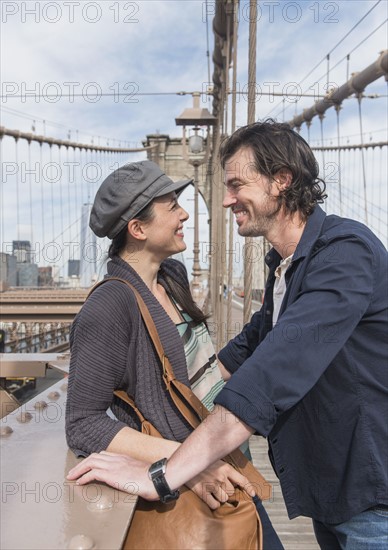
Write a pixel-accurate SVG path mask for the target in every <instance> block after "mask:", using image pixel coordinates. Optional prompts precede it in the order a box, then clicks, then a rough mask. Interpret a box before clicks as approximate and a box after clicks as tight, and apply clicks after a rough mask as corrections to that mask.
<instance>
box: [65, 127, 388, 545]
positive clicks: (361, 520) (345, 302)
mask: <svg viewBox="0 0 388 550" xmlns="http://www.w3.org/2000/svg"><path fill="white" fill-rule="evenodd" d="M220 154H221V162H222V165H223V167H224V168H225V186H226V195H225V199H224V203H223V206H224V207H226V208H232V211H233V212H234V214H235V216H236V223H237V225H238V227H239V233H240V235H244V236H252V237H253V236H264V237H265V238H266V239H267V240H268V241H269V242H270V243H271V244H272V246H273V248H272V250H271V251H270V252H269V254H268V255H267V257H266V262H267V264H268V266H269V277H268V281H267V284H266V289H265V298H264V303H263V307H262V308H261V310H260V311H259V312H257V313H255V314H254V315H253V317H252V320H251V322H250V323H248V324H247V325H246V326H245V327H244V329H243V331H242V332H241V334H239V335H238V336H237V337H236V338H234V340H232V341H231V342H229V344H228V345H227V346H226V347H225V348H224V349H223V350H221V352H220V354H219V358H220V360H221V361H222V363H223V366H224V368H225V369H226V370H227V371H228V372H229V373H230V374H233V375H232V376H231V377H230V380H229V381H228V383H227V384H226V386H225V388H224V389H223V390H222V391H221V393H220V394H219V395H218V396H217V398H216V400H215V402H216V404H217V406H216V408H215V410H214V412H213V413H212V415H211V416H210V417H209V418H208V419H207V420H206V421H205V422H203V423H202V424H201V426H200V427H199V428H198V429H197V430H195V432H194V433H193V434H191V436H190V437H189V438H188V439H187V440H186V441H185V442H184V443H183V444H182V445H181V447H180V448H179V449H178V450H177V451H176V452H175V453H174V455H173V456H172V457H171V458H170V459H169V461H168V464H167V466H166V464H164V471H165V473H164V474H163V472H158V476H159V479H158V480H157V481H162V484H165V485H164V487H165V490H167V491H169V490H171V492H173V491H174V490H175V489H177V488H178V487H180V486H181V485H183V484H184V483H185V482H186V481H188V480H189V479H191V478H192V477H194V476H195V475H197V474H198V473H199V472H201V471H202V470H203V469H205V468H206V467H207V466H209V465H210V464H212V463H214V462H215V461H216V460H217V459H219V458H221V457H223V456H225V455H226V454H227V453H228V452H230V451H231V450H232V449H235V448H236V447H238V446H239V445H240V444H241V443H242V442H243V441H245V440H246V439H247V438H248V437H249V436H250V435H251V434H253V433H256V434H260V435H262V436H264V437H266V438H267V439H268V443H269V452H270V457H271V461H272V464H273V467H274V469H275V472H276V474H277V475H278V477H279V480H280V484H281V487H282V492H283V496H284V500H285V502H286V506H287V510H288V514H289V517H290V518H294V517H296V516H299V515H304V516H309V517H311V518H312V519H313V523H314V529H315V533H316V536H317V539H318V542H319V544H320V545H321V547H322V548H324V549H327V550H329V549H330V550H332V549H348V550H350V549H352V550H356V549H359V550H361V549H362V550H365V549H370V550H377V549H382V548H386V547H388V534H387V533H388V529H387V527H388V491H387V486H388V483H387V477H388V456H387V445H388V443H387V442H388V438H387V436H388V432H387V425H388V415H387V413H388V410H387V403H388V400H387V372H388V370H387V338H386V336H387V331H386V326H387V276H386V275H387V271H386V268H387V252H386V250H385V248H384V246H383V245H382V244H381V242H380V241H379V240H378V239H377V238H376V237H375V236H374V235H373V233H372V232H371V231H370V230H369V229H368V228H367V227H365V226H364V225H362V224H360V223H358V222H356V221H353V220H348V219H342V218H339V217H337V216H326V214H325V213H324V212H323V211H322V210H321V208H320V207H319V206H318V203H320V202H322V201H323V199H324V198H325V194H324V188H325V187H324V183H323V182H322V180H320V179H319V178H318V166H317V163H316V160H315V158H314V156H313V153H312V151H311V149H310V147H309V146H308V144H307V143H306V142H305V141H304V140H303V139H302V138H301V137H300V136H299V135H298V134H297V133H296V132H294V131H293V130H292V129H291V128H290V127H289V126H288V125H287V124H280V123H276V122H274V121H272V120H268V121H265V122H260V123H255V124H252V125H250V126H246V127H244V128H241V129H239V130H237V132H235V133H234V134H233V135H232V136H231V137H230V138H228V140H227V141H226V142H225V143H224V144H223V145H222V148H221V152H220ZM88 461H89V462H88ZM82 464H83V465H81V467H82V468H81V467H77V468H78V469H76V470H75V471H74V472H72V473H71V475H70V478H71V479H74V478H75V477H78V476H79V475H81V474H82V473H85V472H88V473H87V474H86V475H85V476H84V478H81V480H80V482H81V483H83V482H86V481H89V480H90V479H93V478H97V479H102V480H104V481H106V482H108V483H112V484H114V483H116V484H117V481H118V480H119V481H120V482H121V484H122V486H123V485H124V484H125V482H126V481H128V479H131V480H136V481H137V482H138V483H139V487H140V494H141V495H142V496H144V497H146V498H150V499H155V498H157V496H158V493H157V492H156V490H155V488H154V486H153V483H152V481H151V480H150V479H149V477H148V467H149V465H145V464H144V463H137V462H134V461H133V460H131V459H128V457H116V456H110V455H106V454H105V453H104V454H103V455H100V456H92V457H90V458H89V459H87V460H86V461H85V462H84V463H82ZM79 468H81V469H79ZM154 470H155V468H153V469H152V471H154ZM166 487H167V489H166ZM158 492H159V491H158ZM159 494H160V493H159Z"/></svg>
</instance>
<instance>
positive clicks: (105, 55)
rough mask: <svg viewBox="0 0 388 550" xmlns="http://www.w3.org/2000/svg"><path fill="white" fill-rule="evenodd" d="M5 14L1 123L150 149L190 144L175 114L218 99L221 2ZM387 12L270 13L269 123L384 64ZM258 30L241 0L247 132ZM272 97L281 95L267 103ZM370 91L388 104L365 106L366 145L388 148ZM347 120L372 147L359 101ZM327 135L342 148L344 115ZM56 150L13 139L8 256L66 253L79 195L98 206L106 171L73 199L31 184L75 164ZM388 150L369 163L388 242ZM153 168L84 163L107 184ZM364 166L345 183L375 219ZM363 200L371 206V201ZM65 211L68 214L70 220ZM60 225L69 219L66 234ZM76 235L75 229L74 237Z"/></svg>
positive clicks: (17, 8)
mask: <svg viewBox="0 0 388 550" xmlns="http://www.w3.org/2000/svg"><path fill="white" fill-rule="evenodd" d="M0 6H1V81H2V84H1V99H0V105H1V107H2V113H1V125H3V126H5V127H6V128H11V129H18V130H21V131H27V132H30V131H35V132H36V133H37V134H43V135H46V136H51V137H58V138H61V139H71V140H74V141H79V142H83V143H85V142H87V143H90V142H91V141H93V142H94V143H99V144H104V145H107V144H109V145H110V146H129V147H134V146H140V145H141V142H142V140H144V139H145V136H146V135H147V134H150V133H155V132H160V133H163V134H169V135H171V136H179V135H181V133H180V132H181V130H180V129H178V128H177V127H176V126H175V117H176V116H178V115H179V114H180V113H181V112H182V111H183V109H184V108H186V107H189V106H191V104H192V98H191V96H190V93H192V92H194V91H203V90H205V89H206V88H207V86H208V84H209V80H210V81H211V75H212V72H213V67H212V61H211V59H212V53H213V48H214V37H213V33H212V19H213V15H214V11H215V2H214V1H210V0H208V1H207V2H206V1H200V0H183V1H182V0H181V1H175V0H167V1H160V0H144V1H143V0H138V1H136V2H126V1H113V0H106V1H98V2H89V1H83V0H79V1H73V0H69V1H59V0H58V1H47V2H46V1H44V0H42V1H40V2H37V1H33V2H30V1H6V0H3V1H2V2H1V4H0ZM387 11H388V3H387V2H386V1H385V0H382V1H380V2H378V1H377V0H376V1H374V0H368V1H363V0H358V1H352V0H340V1H336V2H330V1H325V0H321V1H315V2H313V1H298V2H288V1H277V2H276V1H266V2H259V3H258V21H257V71H256V80H257V91H258V93H259V95H258V97H257V102H256V118H257V119H259V118H264V117H267V116H272V117H275V118H277V119H278V120H286V121H287V120H290V119H291V118H292V117H293V116H294V115H295V114H297V113H300V112H301V111H302V110H303V108H307V107H310V106H311V105H312V104H313V102H314V100H315V99H316V97H297V101H295V97H291V96H290V95H288V94H290V93H297V94H299V96H300V94H301V93H302V92H303V93H308V94H311V95H312V96H314V94H315V96H317V94H318V95H321V94H324V93H325V92H326V91H327V88H328V87H329V88H330V87H333V86H334V87H335V86H340V85H342V84H343V83H344V82H345V81H346V80H347V79H348V78H349V75H351V74H352V73H353V72H358V71H361V70H363V69H365V68H366V67H367V66H368V65H370V64H372V63H373V62H375V61H376V60H377V58H378V56H379V52H381V51H382V50H384V49H386V48H387V39H386V36H387V23H386V20H387ZM368 12H370V13H368ZM384 22H385V24H384ZM353 27H355V28H354V29H353ZM248 32H249V2H248V1H241V2H240V7H239V31H238V62H237V81H238V90H239V91H240V92H242V93H240V95H239V102H238V105H237V126H242V125H244V124H245V123H246V120H247V100H246V94H244V92H246V90H247V82H248V77H247V75H248ZM328 54H329V60H328V59H327V56H328ZM348 54H350V56H349V60H348V61H347V59H346V56H347V55H348ZM314 68H315V70H312V69H314ZM209 75H210V79H209ZM328 82H329V84H328ZM299 83H300V84H299ZM270 91H274V92H276V93H278V94H280V96H277V97H271V96H268V95H265V93H267V92H270ZM119 92H120V94H119ZM179 92H186V95H177V94H178V93H179ZM260 92H262V93H260ZM366 94H367V95H368V96H369V95H370V96H371V95H377V96H378V97H375V98H365V99H364V100H363V101H362V125H363V131H364V134H365V136H366V138H367V140H368V141H382V140H386V139H387V99H386V97H387V95H386V94H387V92H386V83H385V81H384V78H380V79H379V80H378V81H376V82H375V83H374V84H371V85H370V86H369V87H368V88H367V91H366ZM201 101H202V102H203V104H204V105H208V107H209V109H210V110H211V102H209V98H207V97H206V96H205V95H203V96H202V97H201ZM332 111H333V110H332ZM340 121H341V122H340V134H341V143H360V119H359V111H358V103H357V100H356V99H354V98H353V99H349V100H346V101H345V102H344V104H343V109H342V110H341V113H340ZM323 124H324V136H325V140H326V142H325V144H329V143H330V142H333V143H336V140H337V126H336V118H335V113H334V112H330V113H329V112H328V113H327V115H326V117H325V120H324V123H323ZM302 135H304V137H307V129H306V128H305V127H302ZM310 137H311V140H312V144H314V143H315V144H316V145H320V139H321V134H320V125H319V122H318V121H315V122H314V123H313V125H312V127H311V129H310ZM42 149H43V148H42ZM46 149H47V150H46ZM48 149H49V148H48V147H47V148H44V150H43V151H40V148H39V145H37V144H35V146H34V144H32V145H31V148H29V147H28V145H27V142H22V141H20V142H19V143H18V144H16V145H15V142H14V140H13V138H9V137H5V138H4V139H3V140H2V161H3V174H2V175H3V177H2V197H1V198H2V207H1V215H2V224H1V230H2V242H3V250H4V251H5V249H6V248H7V251H8V248H9V243H10V242H11V241H12V240H13V239H16V238H23V239H31V240H32V241H33V242H35V243H39V246H40V248H41V249H42V248H43V247H44V243H47V242H48V241H52V240H55V239H57V237H58V235H61V239H62V242H64V241H66V240H67V241H69V239H70V240H72V239H74V238H76V235H75V231H76V230H75V228H73V229H71V228H69V225H70V220H71V216H72V210H73V208H74V204H75V203H74V204H73V202H72V199H71V193H73V194H74V196H76V194H77V193H79V195H80V197H81V198H82V201H84V202H86V201H87V200H90V198H91V197H93V194H94V192H95V190H96V187H98V184H99V181H98V176H99V174H96V176H95V177H94V173H93V174H92V175H91V176H90V174H89V176H90V177H86V178H85V173H82V169H81V166H79V167H78V168H77V170H78V172H77V173H76V174H75V179H76V180H77V182H78V185H79V188H78V189H75V188H74V189H71V190H68V191H66V187H65V186H63V191H62V193H63V195H62V196H60V195H59V191H58V187H59V186H55V187H54V186H53V185H52V184H51V183H47V182H46V183H45V184H44V186H43V184H42V182H41V181H40V178H38V179H39V181H36V178H35V176H33V177H32V176H31V175H28V168H29V167H31V165H32V164H34V163H36V162H38V163H40V165H42V166H43V165H45V166H46V176H47V177H46V179H48V180H50V182H52V181H53V180H54V179H55V174H54V175H53V170H54V171H55V164H56V163H58V164H59V163H60V162H63V161H64V158H65V155H66V154H65V152H64V151H62V152H61V153H58V151H57V148H54V147H53V148H52V150H48ZM383 153H384V150H382V151H381V152H379V151H377V150H376V151H375V152H374V153H373V154H372V152H370V154H369V153H368V154H367V155H366V157H365V158H364V161H365V166H366V172H367V173H368V175H369V180H368V182H367V185H368V193H369V196H370V197H371V198H370V201H371V205H370V213H369V217H370V219H369V220H368V221H369V222H370V223H372V222H371V218H373V219H374V221H373V223H374V224H375V227H373V229H375V230H376V231H380V232H382V231H384V228H385V231H386V224H385V226H384V221H382V222H381V223H380V222H379V223H378V222H377V221H376V220H377V219H380V218H383V217H384V213H385V215H386V204H387V198H386V191H385V187H386V186H385V182H386V165H384V162H383V159H384V155H383ZM71 154H72V153H71V152H70V153H68V155H70V158H69V157H67V161H68V164H71V162H75V161H76V160H77V164H81V163H78V160H80V159H78V158H77V159H75V158H73V157H71ZM60 155H62V156H60ZM385 156H386V154H385ZM142 158H145V154H144V153H138V154H132V155H130V156H128V157H126V156H125V157H123V156H121V157H120V158H110V157H109V158H103V156H101V157H99V158H98V159H96V158H92V157H90V158H88V157H85V156H84V158H83V159H82V160H83V162H85V161H86V162H87V161H90V163H93V162H96V163H98V164H99V165H100V166H101V173H105V172H106V171H107V170H108V171H109V166H111V165H112V163H114V162H119V163H120V162H122V163H124V162H129V161H136V160H140V159H142ZM317 158H318V161H320V162H321V163H322V164H324V165H325V168H324V169H323V172H324V175H326V176H329V179H330V175H331V173H332V171H335V170H334V168H335V166H336V163H337V162H338V156H333V154H332V156H331V157H330V154H329V153H328V154H327V155H326V158H324V157H323V158H320V157H319V156H317ZM359 159H360V155H358V158H357V159H355V158H354V159H352V158H351V155H350V154H349V155H348V157H346V158H345V157H343V158H342V163H343V166H342V167H341V169H343V171H342V174H343V178H345V177H346V178H347V179H348V180H349V183H348V186H349V185H351V186H352V192H351V191H350V190H349V189H350V188H348V189H346V193H348V195H349V197H350V194H352V198H349V211H350V213H351V212H352V211H354V215H355V217H356V216H361V214H360V211H361V210H362V206H363V204H362V202H363V199H362V197H363V185H365V182H363V181H362V178H360V172H361V170H360V160H359ZM23 163H24V164H23ZM16 165H17V166H18V167H19V168H18V169H17V170H18V173H17V174H15V173H13V172H15V170H16V168H15V166H16ZM4 166H5V168H4ZM23 166H24V172H23ZM47 166H49V168H47ZM92 172H93V167H92ZM42 173H43V169H42ZM66 177H67V175H66V173H62V174H61V175H60V177H59V183H62V182H63V180H64V179H65V178H66ZM57 179H58V178H57ZM371 179H373V182H372V181H371ZM85 180H87V181H86V183H85ZM350 180H351V183H350ZM356 180H357V181H356ZM81 182H83V183H82V184H81ZM55 183H57V182H55ZM353 191H354V195H353ZM66 193H68V195H69V196H68V197H66ZM336 193H337V194H338V189H334V193H333V197H334V198H335V195H336ZM42 194H43V195H42ZM343 196H345V188H344V191H343ZM354 197H358V199H357V200H358V203H357V204H356V202H357V201H356V202H355V198H354ZM50 198H51V205H53V206H52V207H50ZM190 198H191V197H189V196H188V197H184V198H183V199H184V206H187V208H188V209H189V210H190V208H192V207H191V204H192V201H189V200H188V199H190ZM334 198H333V209H334V208H335V204H334V202H335V201H334ZM59 201H60V202H61V203H62V204H63V205H64V211H62V210H61V211H59V210H58V202H59ZM372 203H373V204H372ZM18 205H19V206H18ZM30 205H31V206H30ZM50 208H52V210H51V211H50ZM373 208H377V210H373ZM201 212H203V213H202V214H201V215H202V216H203V217H205V216H206V215H207V214H206V209H205V206H204V205H203V204H201ZM59 218H62V220H61V223H62V226H61V227H60V222H59ZM58 224H59V225H58ZM188 225H189V223H188ZM205 225H206V224H204V226H205ZM191 226H192V224H191ZM64 227H66V228H67V229H66V231H67V232H66V235H65V236H64V235H63V233H64V231H63V228H64ZM72 230H74V234H73V235H71V231H72ZM186 235H187V244H188V248H189V249H190V247H191V246H192V244H191V242H192V230H191V229H190V230H189V229H188V231H187V232H186ZM201 239H202V240H206V239H207V235H206V234H204V233H202V234H201ZM4 243H5V244H4ZM7 243H8V244H7ZM67 254H68V253H67V252H66V253H63V255H62V256H63V257H62V258H61V262H62V263H61V262H59V263H61V265H65V263H66V259H67V258H68V255H67ZM48 256H49V255H48V254H46V257H43V256H42V258H41V262H40V263H41V265H44V264H45V263H46V264H47V260H49V261H48V263H50V261H52V262H53V261H54V260H53V259H52V258H54V256H55V254H54V253H53V254H52V255H51V260H50V258H48ZM188 258H190V253H188ZM55 261H56V259H55ZM189 263H190V260H189Z"/></svg>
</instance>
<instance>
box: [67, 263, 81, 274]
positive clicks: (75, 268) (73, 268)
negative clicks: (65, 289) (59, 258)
mask: <svg viewBox="0 0 388 550" xmlns="http://www.w3.org/2000/svg"><path fill="white" fill-rule="evenodd" d="M79 264H80V261H79V260H69V261H68V262H67V276H68V277H79V267H80V266H79Z"/></svg>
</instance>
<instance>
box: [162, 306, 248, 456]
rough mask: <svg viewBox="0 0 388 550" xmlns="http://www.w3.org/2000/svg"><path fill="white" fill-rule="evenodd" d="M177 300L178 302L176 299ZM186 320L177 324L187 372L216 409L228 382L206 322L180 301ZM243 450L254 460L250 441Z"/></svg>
mask: <svg viewBox="0 0 388 550" xmlns="http://www.w3.org/2000/svg"><path fill="white" fill-rule="evenodd" d="M173 303H174V302H173ZM174 305H175V307H176V308H177V310H178V311H179V313H180V315H181V317H182V322H181V323H178V324H177V325H176V327H177V329H178V332H179V335H180V337H181V340H182V343H183V347H184V350H185V356H186V363H187V372H188V375H189V382H190V386H191V389H192V391H193V393H195V395H196V396H197V397H198V399H200V400H201V401H202V403H203V404H204V405H205V407H206V408H207V409H208V410H209V411H212V410H213V409H214V402H213V401H214V399H215V397H216V395H217V394H218V393H219V392H220V391H221V389H222V388H223V386H224V385H225V382H224V380H223V378H222V376H221V371H220V369H219V368H218V364H217V357H216V354H215V351H214V347H213V343H212V341H211V337H210V334H209V331H208V329H207V327H206V325H205V323H200V324H196V323H195V322H194V321H193V320H192V318H191V317H190V315H189V314H188V313H186V312H184V311H182V310H181V309H180V308H179V306H177V304H175V303H174ZM240 450H241V452H243V453H244V454H245V456H246V457H247V458H248V459H249V460H251V459H252V457H251V454H250V451H249V441H245V442H244V443H243V444H242V445H241V446H240Z"/></svg>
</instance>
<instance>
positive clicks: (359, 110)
mask: <svg viewBox="0 0 388 550" xmlns="http://www.w3.org/2000/svg"><path fill="white" fill-rule="evenodd" d="M357 99H358V119H359V123H360V139H361V144H362V145H363V144H364V133H363V130H362V112H361V101H362V97H361V94H358V97H357ZM361 165H362V178H363V186H364V200H365V204H364V211H365V224H366V225H368V207H367V203H366V194H367V193H366V173H365V158H364V148H362V149H361Z"/></svg>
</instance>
